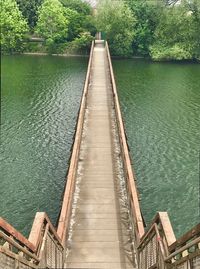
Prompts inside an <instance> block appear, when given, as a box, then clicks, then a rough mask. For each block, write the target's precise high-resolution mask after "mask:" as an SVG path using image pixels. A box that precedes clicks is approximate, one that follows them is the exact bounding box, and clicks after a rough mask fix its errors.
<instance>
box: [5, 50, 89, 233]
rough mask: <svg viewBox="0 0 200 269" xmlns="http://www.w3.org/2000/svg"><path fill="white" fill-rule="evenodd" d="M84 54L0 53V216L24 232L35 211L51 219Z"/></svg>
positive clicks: (72, 125) (80, 86) (70, 135)
mask: <svg viewBox="0 0 200 269" xmlns="http://www.w3.org/2000/svg"><path fill="white" fill-rule="evenodd" d="M86 69H87V58H83V57H82V58H65V57H53V56H52V57H51V56H22V55H21V56H5V57H3V58H2V70H1V71H2V84H1V86H2V89H1V91H2V92H1V98H2V100H1V101H2V102H1V104H2V107H1V153H0V216H2V217H3V218H5V219H6V220H7V221H9V222H10V223H11V224H12V225H14V227H16V228H17V229H19V230H20V231H21V232H23V233H24V234H25V235H28V233H29V231H30V228H31V225H32V222H33V220H34V217H35V213H36V212H37V211H45V212H47V214H48V215H49V217H50V219H51V220H52V222H53V223H54V224H55V223H56V220H57V217H58V214H59V209H60V203H61V199H62V193H63V190H64V184H65V176H66V172H67V168H68V159H69V157H70V149H71V145H72V141H73V135H74V129H75V125H76V118H77V114H78V109H79V104H80V99H81V94H82V89H83V85H84V79H85V75H86Z"/></svg>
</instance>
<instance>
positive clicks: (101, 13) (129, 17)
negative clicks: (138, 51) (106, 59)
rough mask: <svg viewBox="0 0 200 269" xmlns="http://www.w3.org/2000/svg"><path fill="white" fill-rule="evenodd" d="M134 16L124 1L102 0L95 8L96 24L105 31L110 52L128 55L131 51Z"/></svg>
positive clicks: (99, 29) (100, 29)
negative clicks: (96, 8)
mask: <svg viewBox="0 0 200 269" xmlns="http://www.w3.org/2000/svg"><path fill="white" fill-rule="evenodd" d="M135 22H136V20H135V18H134V16H133V14H132V13H131V10H130V9H129V7H128V6H127V5H126V4H125V2H124V1H120V0H119V1H112V0H103V1H102V2H101V3H100V4H99V6H98V10H97V15H96V26H97V29H98V31H103V32H105V33H106V38H107V40H108V42H109V45H110V49H111V53H112V54H113V55H120V56H128V55H130V54H131V53H132V48H131V44H132V41H133V37H134V25H135Z"/></svg>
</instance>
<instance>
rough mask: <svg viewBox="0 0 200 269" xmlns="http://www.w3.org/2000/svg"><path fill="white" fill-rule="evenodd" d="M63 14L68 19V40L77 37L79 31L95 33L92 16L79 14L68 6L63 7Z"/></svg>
mask: <svg viewBox="0 0 200 269" xmlns="http://www.w3.org/2000/svg"><path fill="white" fill-rule="evenodd" d="M65 16H66V18H67V20H68V21H69V24H68V38H67V40H68V41H72V40H74V39H75V38H78V37H79V36H80V35H81V33H85V32H90V33H91V34H93V35H94V34H95V33H96V29H95V27H94V26H93V23H92V16H89V15H83V14H80V13H78V12H77V11H76V10H73V9H70V8H65Z"/></svg>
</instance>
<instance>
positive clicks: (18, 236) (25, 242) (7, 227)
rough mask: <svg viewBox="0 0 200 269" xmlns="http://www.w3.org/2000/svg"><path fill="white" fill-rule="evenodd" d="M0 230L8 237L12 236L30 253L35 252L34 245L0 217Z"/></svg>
mask: <svg viewBox="0 0 200 269" xmlns="http://www.w3.org/2000/svg"><path fill="white" fill-rule="evenodd" d="M0 228H1V229H2V230H4V231H5V232H6V233H7V234H8V235H12V236H13V237H14V238H15V239H16V240H17V241H19V242H20V244H22V245H23V246H26V247H27V248H28V249H29V250H31V251H32V252H35V245H34V244H32V243H31V242H30V241H29V240H28V239H27V238H26V237H25V236H23V235H22V234H21V233H20V232H18V231H17V230H16V229H15V228H14V227H13V226H11V225H10V224H9V223H8V222H7V221H5V220H4V219H3V218H1V217H0Z"/></svg>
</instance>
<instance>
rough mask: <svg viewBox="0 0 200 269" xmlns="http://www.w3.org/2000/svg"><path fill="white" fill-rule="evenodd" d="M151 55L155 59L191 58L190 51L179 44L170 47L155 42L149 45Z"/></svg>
mask: <svg viewBox="0 0 200 269" xmlns="http://www.w3.org/2000/svg"><path fill="white" fill-rule="evenodd" d="M151 57H152V59H153V60H155V61H162V60H188V59H192V55H191V53H190V52H189V51H188V50H187V49H186V48H184V46H181V44H175V45H173V46H170V47H166V46H163V45H159V44H155V45H153V46H152V47H151Z"/></svg>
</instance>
